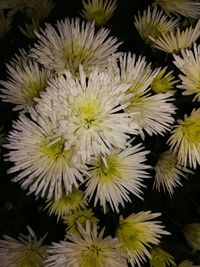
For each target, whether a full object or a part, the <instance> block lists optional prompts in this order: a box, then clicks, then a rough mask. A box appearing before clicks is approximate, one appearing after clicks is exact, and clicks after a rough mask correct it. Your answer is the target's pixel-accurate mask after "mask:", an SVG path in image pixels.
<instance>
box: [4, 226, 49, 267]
mask: <svg viewBox="0 0 200 267" xmlns="http://www.w3.org/2000/svg"><path fill="white" fill-rule="evenodd" d="M27 229H28V232H29V235H28V236H25V235H22V234H20V235H19V238H18V239H19V240H16V239H14V238H12V237H9V236H6V235H5V236H3V238H4V239H2V240H0V266H3V267H22V266H23V267H43V266H44V265H43V262H44V260H45V259H46V256H47V252H46V249H47V248H46V246H43V245H42V243H43V241H44V239H45V237H46V235H45V236H44V237H43V238H40V239H37V236H36V235H35V233H34V232H33V230H32V229H31V228H30V227H29V226H27Z"/></svg>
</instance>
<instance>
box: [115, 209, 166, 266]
mask: <svg viewBox="0 0 200 267" xmlns="http://www.w3.org/2000/svg"><path fill="white" fill-rule="evenodd" d="M160 215H161V214H160V213H151V211H141V212H139V213H136V214H134V213H133V214H131V215H129V216H128V217H127V218H125V219H123V218H122V216H120V221H119V226H118V228H117V234H116V235H117V237H118V239H119V242H120V243H121V250H122V251H123V252H124V253H125V254H126V255H127V258H128V260H129V261H130V263H131V265H132V266H135V264H137V265H138V266H141V263H142V262H143V261H145V257H146V256H147V257H148V258H151V255H150V253H149V251H148V249H149V248H151V246H152V245H158V244H159V243H160V240H159V239H160V238H161V235H166V234H169V232H167V231H165V230H163V228H164V227H163V226H162V225H161V224H160V223H161V222H160V221H151V220H152V219H155V218H157V217H159V216H160Z"/></svg>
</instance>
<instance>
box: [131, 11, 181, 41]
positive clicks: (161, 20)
mask: <svg viewBox="0 0 200 267" xmlns="http://www.w3.org/2000/svg"><path fill="white" fill-rule="evenodd" d="M134 25H135V27H136V29H137V30H138V32H139V34H140V36H141V37H142V39H144V41H146V42H147V43H150V44H151V40H150V39H149V36H151V37H153V38H155V39H157V38H158V37H159V36H160V35H161V33H167V32H169V31H172V30H174V29H175V28H176V27H178V25H179V21H178V19H170V18H169V17H167V16H166V15H165V14H164V12H163V11H161V10H158V8H157V6H155V7H154V8H153V9H152V7H151V6H149V7H148V9H146V10H144V11H143V14H142V15H141V14H140V12H138V15H137V16H134Z"/></svg>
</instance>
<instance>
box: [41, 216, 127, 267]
mask: <svg viewBox="0 0 200 267" xmlns="http://www.w3.org/2000/svg"><path fill="white" fill-rule="evenodd" d="M78 228H79V233H80V235H73V234H71V235H67V238H68V240H69V241H67V242H64V241H61V242H60V243H53V244H52V246H51V247H50V248H49V249H48V253H49V257H48V258H47V260H46V262H45V267H55V266H56V267H63V266H73V267H94V266H95V267H127V263H126V261H124V256H123V254H122V253H121V252H120V251H119V250H118V248H119V243H118V241H117V239H113V238H111V236H107V237H105V238H103V234H104V230H102V231H101V232H100V233H99V234H98V233H97V227H96V225H94V226H93V228H92V227H91V226H90V223H89V221H87V222H86V228H85V229H84V228H83V227H82V226H81V225H79V227H78Z"/></svg>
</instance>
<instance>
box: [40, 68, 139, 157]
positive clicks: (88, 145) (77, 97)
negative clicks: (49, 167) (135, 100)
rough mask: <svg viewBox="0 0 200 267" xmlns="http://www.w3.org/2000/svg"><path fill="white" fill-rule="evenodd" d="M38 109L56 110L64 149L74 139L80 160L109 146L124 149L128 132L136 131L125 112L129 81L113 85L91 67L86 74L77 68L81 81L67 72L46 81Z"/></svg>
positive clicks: (134, 132)
mask: <svg viewBox="0 0 200 267" xmlns="http://www.w3.org/2000/svg"><path fill="white" fill-rule="evenodd" d="M49 86H50V87H49V88H48V89H47V91H46V92H45V93H44V94H43V96H42V98H41V100H40V101H39V103H38V106H37V109H38V111H39V112H40V113H43V114H45V113H47V114H48V113H49V112H51V110H52V109H53V110H57V111H58V112H59V114H60V115H59V117H60V120H59V121H60V133H61V134H63V136H64V137H65V138H66V139H67V141H66V142H65V146H66V148H69V147H71V146H72V145H74V142H76V153H77V155H80V156H81V157H82V160H83V162H85V161H88V160H90V157H91V156H94V155H95V156H97V155H99V154H101V153H102V154H103V155H105V154H109V152H110V149H111V148H112V147H117V148H121V149H124V148H125V147H126V141H127V139H128V138H129V136H128V135H127V133H132V134H137V131H136V129H137V125H135V124H134V123H132V122H131V118H130V114H129V113H126V112H124V110H123V109H124V108H126V107H127V106H128V105H129V103H126V104H124V105H121V102H123V101H124V100H125V99H127V98H128V97H130V96H127V95H126V94H125V92H126V91H127V90H128V88H129V85H128V84H120V85H116V83H115V82H113V80H112V77H110V75H108V74H107V73H99V72H98V71H97V70H94V71H93V72H92V73H91V74H90V75H89V77H88V78H87V77H86V74H85V73H84V72H83V70H82V68H81V67H80V80H78V79H73V78H72V76H71V75H70V73H67V74H66V77H65V76H60V77H59V78H58V79H56V80H54V81H52V82H51V84H50V83H49Z"/></svg>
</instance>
